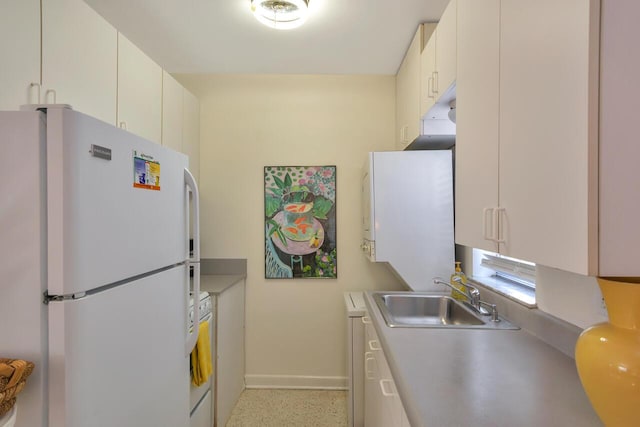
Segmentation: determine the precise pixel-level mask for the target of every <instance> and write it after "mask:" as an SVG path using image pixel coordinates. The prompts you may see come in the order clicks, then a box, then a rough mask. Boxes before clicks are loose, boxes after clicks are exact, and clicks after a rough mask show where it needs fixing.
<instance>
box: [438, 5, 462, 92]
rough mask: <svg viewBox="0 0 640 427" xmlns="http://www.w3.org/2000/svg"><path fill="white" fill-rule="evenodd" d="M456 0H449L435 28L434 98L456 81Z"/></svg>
mask: <svg viewBox="0 0 640 427" xmlns="http://www.w3.org/2000/svg"><path fill="white" fill-rule="evenodd" d="M456 9H457V3H456V0H451V1H450V2H449V5H448V6H447V8H446V9H445V11H444V13H443V14H442V17H441V18H440V22H438V28H437V29H436V33H437V34H436V35H437V37H436V74H435V80H434V83H435V88H436V90H435V91H436V99H437V98H438V97H439V96H441V95H443V94H444V93H445V92H446V91H447V90H448V89H449V87H451V85H452V84H453V83H454V82H455V81H456V27H457V25H456Z"/></svg>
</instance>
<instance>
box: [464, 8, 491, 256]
mask: <svg viewBox="0 0 640 427" xmlns="http://www.w3.org/2000/svg"><path fill="white" fill-rule="evenodd" d="M499 46H500V0H458V49H457V51H458V60H457V62H458V67H457V68H458V71H457V73H458V75H457V80H456V93H457V100H456V110H457V111H456V114H457V120H456V157H455V159H456V168H455V173H456V179H455V185H456V191H455V198H456V203H455V215H456V221H455V224H456V225H455V234H456V243H458V244H461V245H465V246H469V247H473V248H479V249H485V250H488V251H492V252H497V251H498V244H497V243H496V242H494V241H491V240H488V239H486V237H487V236H488V235H489V234H490V232H491V227H492V225H493V224H492V223H491V221H492V220H493V218H492V212H491V211H485V209H492V208H495V207H497V206H498V205H499V204H498V160H499V158H500V153H499V148H500V146H499V143H498V140H499V138H498V133H499V126H498V124H499V115H500V110H499V94H500V82H499V64H500V61H499V54H500V52H499ZM484 212H486V214H487V215H486V218H485V216H484V215H483V213H484Z"/></svg>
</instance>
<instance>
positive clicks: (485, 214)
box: [482, 208, 496, 242]
mask: <svg viewBox="0 0 640 427" xmlns="http://www.w3.org/2000/svg"><path fill="white" fill-rule="evenodd" d="M494 211H495V209H494V208H484V209H483V210H482V237H484V239H485V240H490V241H492V242H495V241H496V239H495V237H494V233H495V228H494V222H495V215H494ZM489 214H491V216H489ZM488 224H491V234H489V227H488Z"/></svg>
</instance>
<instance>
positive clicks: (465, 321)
mask: <svg viewBox="0 0 640 427" xmlns="http://www.w3.org/2000/svg"><path fill="white" fill-rule="evenodd" d="M373 299H374V301H375V302H376V305H377V306H378V308H379V309H380V313H382V317H384V320H385V322H386V323H387V325H388V326H389V327H392V328H397V327H403V328H405V327H406V328H465V329H466V328H468V329H518V328H517V327H516V326H514V325H513V324H511V323H509V322H508V321H507V320H505V319H503V318H500V321H499V322H493V321H492V320H491V317H489V316H481V315H479V314H476V313H474V312H473V311H472V310H471V309H470V308H467V307H466V306H465V305H464V304H463V303H461V302H459V301H457V300H455V299H453V298H451V297H450V296H448V295H438V294H429V293H418V292H376V293H374V294H373Z"/></svg>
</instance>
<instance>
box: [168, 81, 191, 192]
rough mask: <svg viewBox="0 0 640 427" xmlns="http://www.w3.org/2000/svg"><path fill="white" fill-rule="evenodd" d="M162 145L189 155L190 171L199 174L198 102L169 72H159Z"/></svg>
mask: <svg viewBox="0 0 640 427" xmlns="http://www.w3.org/2000/svg"><path fill="white" fill-rule="evenodd" d="M162 145H164V146H167V147H169V148H172V149H174V150H176V151H180V152H181V153H184V154H186V155H187V156H189V170H190V171H191V173H192V174H193V176H194V177H195V178H196V181H198V180H199V175H200V103H199V101H198V98H196V97H195V96H194V95H193V94H192V93H191V92H189V91H188V90H187V89H185V88H184V87H182V85H181V84H180V83H178V81H176V79H174V78H173V77H172V76H171V75H170V74H169V73H167V72H166V71H163V73H162Z"/></svg>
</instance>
